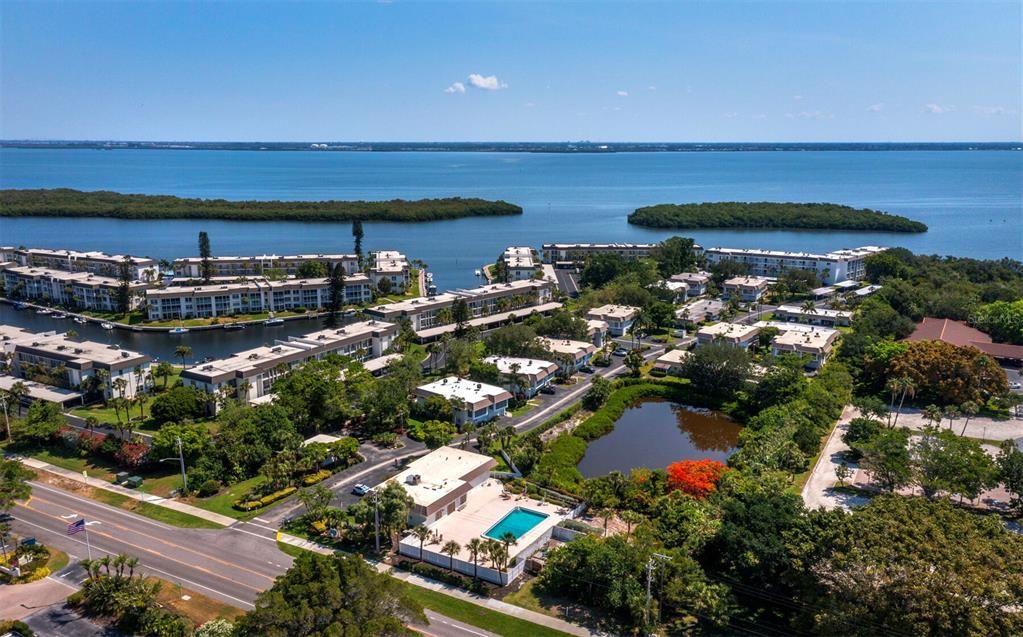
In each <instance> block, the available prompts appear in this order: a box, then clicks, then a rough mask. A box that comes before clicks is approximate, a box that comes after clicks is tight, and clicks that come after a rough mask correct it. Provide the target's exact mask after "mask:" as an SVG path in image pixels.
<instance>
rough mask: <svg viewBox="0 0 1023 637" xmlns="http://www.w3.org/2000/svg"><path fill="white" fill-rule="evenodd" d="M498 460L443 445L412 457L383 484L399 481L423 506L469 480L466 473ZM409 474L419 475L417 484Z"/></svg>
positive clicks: (468, 473)
mask: <svg viewBox="0 0 1023 637" xmlns="http://www.w3.org/2000/svg"><path fill="white" fill-rule="evenodd" d="M496 464H497V461H496V460H494V459H493V458H491V457H490V456H484V455H483V454H479V453H474V452H472V451H466V450H465V449H456V448H454V447H440V448H439V449H434V450H433V451H431V452H430V453H428V454H426V455H425V456H423V457H422V458H419V459H417V460H414V461H412V463H411V464H409V465H408V467H406V468H405V470H404V471H402V472H401V473H399V474H398V475H396V476H394V477H393V478H391V479H390V480H385V481H384V482H383V483H381V486H383V485H384V484H386V483H387V482H397V483H398V484H400V485H401V486H403V487H404V488H405V491H407V492H408V494H409V495H410V496H412V500H413V502H415V503H416V504H417V505H419V506H422V507H429V506H430V505H431V504H433V503H434V502H436V501H437V500H439V499H441V498H443V497H444V496H446V495H448V494H449V493H451V492H452V491H454V490H455V489H457V488H459V487H461V486H462V485H464V484H466V481H465V478H466V476H468V475H470V474H472V473H473V472H475V471H478V470H479V469H481V468H483V467H486V466H493V465H496ZM409 476H419V482H418V484H409V483H408V482H406V478H408V477H409Z"/></svg>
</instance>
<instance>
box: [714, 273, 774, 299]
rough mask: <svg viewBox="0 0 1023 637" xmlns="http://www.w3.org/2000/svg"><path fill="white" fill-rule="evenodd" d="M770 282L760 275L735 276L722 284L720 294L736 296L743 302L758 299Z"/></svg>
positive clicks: (729, 296)
mask: <svg viewBox="0 0 1023 637" xmlns="http://www.w3.org/2000/svg"><path fill="white" fill-rule="evenodd" d="M770 285H771V282H770V281H769V280H768V279H766V278H764V277H761V276H737V277H734V278H731V279H728V280H727V281H725V282H724V285H723V286H722V288H723V290H722V296H723V297H724V298H726V299H731V298H732V297H735V298H738V299H739V300H740V301H742V302H744V303H755V302H756V301H759V300H760V298H761V297H762V296H764V293H765V292H767V288H768V287H769V286H770Z"/></svg>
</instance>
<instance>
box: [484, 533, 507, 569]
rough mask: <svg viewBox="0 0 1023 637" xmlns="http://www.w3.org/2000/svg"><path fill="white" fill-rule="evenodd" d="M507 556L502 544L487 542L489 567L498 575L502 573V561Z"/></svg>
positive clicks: (493, 541)
mask: <svg viewBox="0 0 1023 637" xmlns="http://www.w3.org/2000/svg"><path fill="white" fill-rule="evenodd" d="M507 554H508V553H507V551H506V550H505V548H504V545H503V544H501V543H500V542H498V541H497V540H487V556H488V557H489V558H490V565H491V566H493V567H494V568H495V569H497V571H498V572H499V573H503V572H504V560H505V559H506V556H507Z"/></svg>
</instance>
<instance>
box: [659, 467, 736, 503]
mask: <svg viewBox="0 0 1023 637" xmlns="http://www.w3.org/2000/svg"><path fill="white" fill-rule="evenodd" d="M726 471H728V467H726V466H725V465H724V464H722V463H720V462H718V461H717V460H710V459H704V460H680V461H678V462H675V463H673V464H670V465H668V470H667V472H668V487H669V488H670V489H672V490H676V489H677V490H679V491H682V492H683V493H687V494H689V495H691V496H693V497H694V498H705V497H707V496H708V495H710V494H711V493H714V491H716V490H717V485H718V481H719V480H721V476H723V475H724V474H725V472H726Z"/></svg>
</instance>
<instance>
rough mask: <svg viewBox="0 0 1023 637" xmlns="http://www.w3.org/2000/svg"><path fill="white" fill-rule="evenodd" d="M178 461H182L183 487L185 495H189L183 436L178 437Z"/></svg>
mask: <svg viewBox="0 0 1023 637" xmlns="http://www.w3.org/2000/svg"><path fill="white" fill-rule="evenodd" d="M178 460H180V461H181V485H182V487H183V489H184V493H186V494H187V493H188V476H187V475H185V452H184V451H183V449H182V445H181V436H178Z"/></svg>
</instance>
